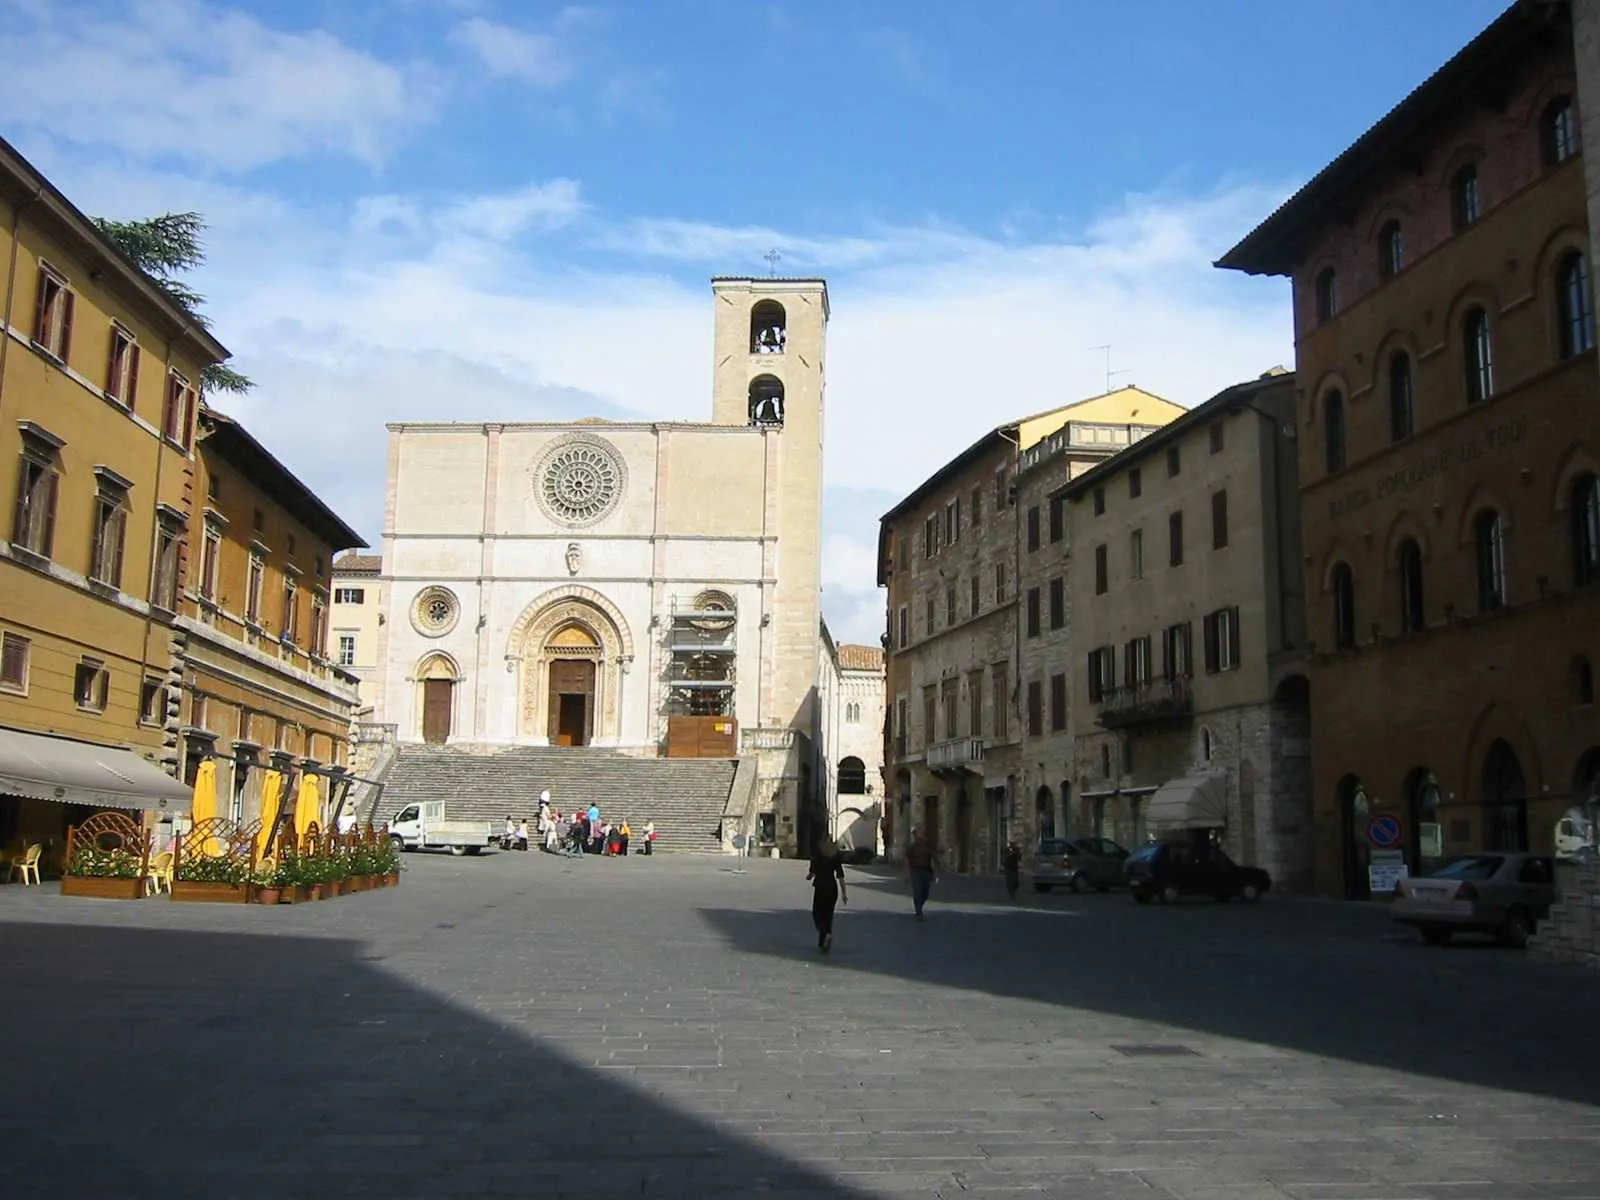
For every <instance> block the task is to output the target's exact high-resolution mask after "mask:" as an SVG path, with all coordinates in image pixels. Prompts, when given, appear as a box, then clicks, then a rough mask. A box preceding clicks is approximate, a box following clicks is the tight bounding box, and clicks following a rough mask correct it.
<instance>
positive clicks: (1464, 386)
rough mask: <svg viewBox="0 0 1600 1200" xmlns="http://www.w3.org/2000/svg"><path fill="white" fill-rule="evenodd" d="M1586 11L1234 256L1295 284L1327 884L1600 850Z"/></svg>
mask: <svg viewBox="0 0 1600 1200" xmlns="http://www.w3.org/2000/svg"><path fill="white" fill-rule="evenodd" d="M1573 54H1574V52H1573V41H1572V30H1571V27H1570V22H1569V12H1568V8H1567V6H1566V5H1564V4H1546V3H1537V2H1531V0H1524V2H1522V3H1518V4H1515V5H1513V6H1512V7H1511V8H1509V9H1508V10H1507V11H1506V12H1505V13H1504V14H1503V15H1502V16H1501V17H1500V18H1499V19H1497V20H1496V21H1495V22H1494V23H1493V24H1492V25H1490V26H1489V28H1488V29H1486V30H1485V31H1484V32H1483V33H1482V34H1480V35H1479V36H1478V37H1477V38H1475V39H1474V40H1473V41H1472V42H1471V43H1470V44H1469V45H1468V46H1467V47H1466V48H1464V49H1463V50H1462V51H1461V52H1460V53H1459V54H1457V55H1456V56H1455V58H1453V59H1452V60H1451V61H1450V62H1448V63H1447V64H1445V65H1444V66H1443V67H1442V68H1441V69H1440V70H1439V71H1438V72H1436V73H1435V74H1434V75H1432V76H1430V77H1429V79H1428V80H1427V81H1426V82H1425V83H1423V84H1422V85H1421V86H1420V87H1418V88H1417V89H1416V90H1415V91H1414V92H1412V93H1411V95H1409V96H1408V97H1406V98H1405V99H1404V100H1402V101H1401V102H1400V104H1399V105H1398V106H1396V107H1395V108H1394V109H1393V110H1392V111H1391V112H1390V113H1389V114H1388V115H1387V116H1385V117H1384V118H1383V119H1382V120H1381V121H1380V122H1379V123H1378V124H1377V125H1375V126H1374V127H1373V128H1372V129H1371V130H1369V131H1368V132H1367V133H1365V134H1363V135H1362V136H1361V137H1360V138H1359V139H1358V140H1357V141H1356V142H1355V143H1354V144H1353V145H1352V146H1351V147H1350V148H1349V149H1347V150H1345V151H1344V152H1343V153H1341V154H1340V155H1339V156H1338V157H1337V158H1336V159H1335V160H1334V161H1333V162H1332V163H1331V164H1330V165H1329V166H1327V167H1326V168H1324V169H1323V171H1322V172H1321V173H1319V174H1318V175H1317V176H1316V178H1314V179H1313V180H1312V181H1311V182H1310V183H1308V184H1307V185H1306V186H1305V187H1303V188H1302V189H1301V190H1300V191H1299V192H1297V193H1296V194H1295V195H1294V196H1293V197H1292V198H1290V199H1289V200H1288V201H1287V202H1286V203H1285V204H1284V205H1283V206H1282V207H1281V208H1280V209H1279V210H1278V211H1277V212H1275V213H1273V214H1272V215H1271V216H1270V217H1269V218H1268V219H1267V220H1266V221H1265V222H1264V223H1263V224H1262V225H1261V226H1259V227H1258V228H1257V229H1256V230H1254V231H1253V232H1251V233H1250V234H1249V236H1247V237H1246V238H1245V239H1244V240H1243V241H1242V242H1240V243H1239V244H1238V245H1237V246H1236V247H1234V248H1233V249H1232V250H1230V251H1229V252H1228V253H1227V254H1226V255H1225V256H1224V257H1223V258H1222V260H1221V261H1220V263H1219V265H1220V266H1223V267H1226V268H1231V269H1236V270H1243V271H1248V272H1251V273H1255V274H1272V275H1283V276H1287V277H1289V278H1290V279H1291V281H1292V294H1293V298H1294V324H1295V332H1296V340H1297V376H1298V380H1297V388H1298V391H1299V397H1298V403H1297V414H1296V423H1297V426H1298V437H1299V446H1300V455H1299V457H1300V479H1301V499H1302V512H1303V521H1304V536H1305V557H1304V562H1305V564H1306V567H1305V570H1306V596H1307V625H1308V630H1309V649H1310V651H1311V658H1310V670H1309V677H1310V683H1311V712H1312V761H1313V763H1314V767H1315V776H1314V786H1313V803H1314V811H1315V821H1316V827H1315V828H1316V834H1315V849H1316V863H1315V867H1316V882H1317V886H1318V887H1319V888H1320V889H1321V890H1323V891H1325V892H1330V893H1335V894H1342V895H1345V896H1351V897H1359V896H1364V895H1366V894H1367V893H1368V891H1369V887H1370V881H1371V877H1372V876H1371V871H1370V865H1371V860H1370V854H1371V849H1370V846H1369V839H1368V835H1367V831H1368V825H1369V821H1370V820H1371V818H1372V817H1373V816H1374V815H1377V814H1380V813H1383V814H1389V815H1393V816H1395V817H1397V818H1398V819H1399V820H1400V822H1401V824H1402V826H1403V832H1404V836H1403V839H1402V847H1401V849H1402V852H1403V856H1404V858H1405V860H1406V862H1407V865H1408V867H1409V868H1410V869H1411V870H1413V871H1416V870H1419V869H1427V868H1429V867H1431V866H1432V865H1433V864H1435V863H1436V862H1438V861H1439V860H1440V859H1441V858H1443V857H1444V856H1447V855H1451V854H1456V853H1459V852H1463V851H1471V850H1475V849H1517V848H1523V847H1528V848H1532V849H1536V850H1540V851H1542V852H1545V853H1550V852H1554V853H1555V854H1557V856H1558V857H1559V858H1562V859H1572V858H1575V857H1576V856H1578V855H1579V854H1582V853H1592V849H1591V850H1588V851H1586V850H1585V847H1590V848H1592V847H1593V846H1594V844H1595V829H1596V824H1597V821H1596V818H1597V817H1600V732H1597V725H1596V718H1595V711H1596V710H1595V707H1594V662H1595V659H1596V657H1597V656H1600V394H1597V389H1600V377H1597V373H1596V359H1595V349H1594V347H1595V336H1596V335H1595V320H1594V312H1595V305H1594V298H1593V297H1594V292H1593V289H1592V278H1591V266H1590V246H1589V228H1590V226H1589V221H1588V216H1587V210H1586V189H1585V181H1584V165H1583V155H1582V153H1581V146H1582V141H1581V135H1582V130H1581V129H1580V127H1579V119H1578V110H1577V106H1576V105H1575V103H1574V98H1575V96H1576V86H1577V80H1576V78H1575V70H1574V57H1573Z"/></svg>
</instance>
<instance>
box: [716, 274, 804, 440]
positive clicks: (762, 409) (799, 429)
mask: <svg viewBox="0 0 1600 1200" xmlns="http://www.w3.org/2000/svg"><path fill="white" fill-rule="evenodd" d="M711 291H712V295H713V296H714V297H715V303H716V342H715V356H716V359H715V367H714V373H713V380H714V383H713V389H714V400H713V411H712V417H711V419H712V421H713V423H715V424H717V425H757V426H760V427H763V428H776V429H782V430H783V431H784V432H785V434H786V435H787V434H788V433H789V432H790V431H794V432H796V433H799V434H800V435H801V437H803V438H804V439H805V440H806V441H808V442H813V443H817V444H819V445H820V442H821V439H822V377H823V355H824V351H825V348H826V344H827V335H828V285H827V283H826V281H824V280H821V279H779V278H771V279H760V278H729V277H718V278H716V279H713V280H712V281H711ZM789 440H791V439H789V438H788V437H787V436H786V437H785V441H789Z"/></svg>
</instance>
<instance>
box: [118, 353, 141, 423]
mask: <svg viewBox="0 0 1600 1200" xmlns="http://www.w3.org/2000/svg"><path fill="white" fill-rule="evenodd" d="M138 397H139V343H138V342H134V343H133V345H131V346H129V347H128V394H127V395H126V396H124V397H123V398H122V400H123V403H124V404H126V405H127V406H128V409H129V411H130V412H131V411H132V409H133V405H134V402H135V401H136V400H137V399H138Z"/></svg>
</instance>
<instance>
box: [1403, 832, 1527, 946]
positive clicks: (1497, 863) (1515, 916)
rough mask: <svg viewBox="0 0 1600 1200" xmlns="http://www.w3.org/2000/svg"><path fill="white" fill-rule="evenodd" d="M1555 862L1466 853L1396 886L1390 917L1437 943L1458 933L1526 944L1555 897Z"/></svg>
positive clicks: (1424, 939)
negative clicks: (1486, 934)
mask: <svg viewBox="0 0 1600 1200" xmlns="http://www.w3.org/2000/svg"><path fill="white" fill-rule="evenodd" d="M1555 879H1556V875H1555V863H1554V861H1553V860H1552V859H1551V858H1549V857H1548V856H1547V855H1543V854H1468V855H1463V856H1462V857H1460V858H1454V859H1451V860H1450V861H1449V862H1447V863H1445V865H1444V866H1442V867H1440V868H1439V869H1438V870H1437V871H1434V872H1433V873H1431V874H1429V875H1423V876H1420V877H1418V878H1416V879H1405V880H1402V881H1401V882H1400V886H1399V887H1397V888H1396V889H1395V894H1394V919H1395V920H1396V921H1398V922H1399V923H1400V924H1402V925H1410V926H1413V927H1414V928H1416V929H1418V930H1420V931H1421V933H1422V940H1423V941H1425V942H1427V943H1428V944H1429V945H1430V946H1442V945H1444V944H1445V943H1446V942H1448V941H1449V940H1450V938H1451V937H1452V936H1453V935H1454V934H1457V933H1464V932H1474V933H1488V934H1493V935H1494V936H1495V937H1497V938H1499V939H1500V941H1502V942H1504V943H1505V944H1506V945H1508V946H1525V945H1527V944H1528V937H1529V935H1530V934H1532V933H1533V929H1534V924H1535V923H1536V922H1538V921H1542V920H1544V919H1545V918H1546V917H1548V916H1549V915H1550V906H1551V905H1552V904H1553V903H1555V898H1556V883H1555Z"/></svg>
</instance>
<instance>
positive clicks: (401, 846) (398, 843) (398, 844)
mask: <svg viewBox="0 0 1600 1200" xmlns="http://www.w3.org/2000/svg"><path fill="white" fill-rule="evenodd" d="M389 845H391V846H393V847H394V849H395V853H396V854H404V853H405V850H406V840H405V838H403V837H398V836H397V837H392V838H390V839H389Z"/></svg>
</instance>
